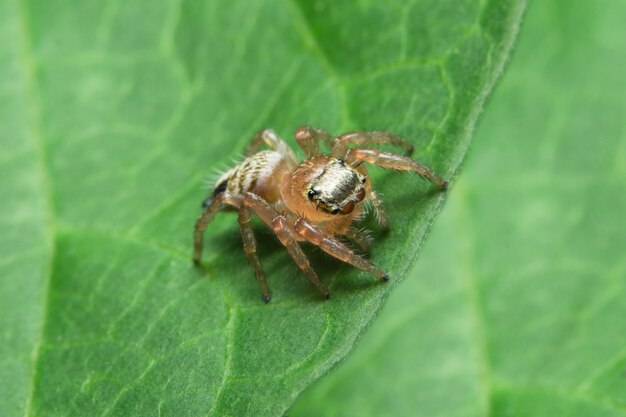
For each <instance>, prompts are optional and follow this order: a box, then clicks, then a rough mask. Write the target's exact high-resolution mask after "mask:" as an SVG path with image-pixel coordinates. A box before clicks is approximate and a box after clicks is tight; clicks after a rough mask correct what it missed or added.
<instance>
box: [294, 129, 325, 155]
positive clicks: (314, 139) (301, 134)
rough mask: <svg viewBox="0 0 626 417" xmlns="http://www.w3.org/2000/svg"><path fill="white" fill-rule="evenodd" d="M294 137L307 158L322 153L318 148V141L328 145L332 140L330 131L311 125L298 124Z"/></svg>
mask: <svg viewBox="0 0 626 417" xmlns="http://www.w3.org/2000/svg"><path fill="white" fill-rule="evenodd" d="M294 137H295V138H296V141H297V142H298V145H299V146H300V148H302V150H303V151H304V154H305V155H306V157H307V158H310V157H312V156H318V155H322V153H323V152H322V150H321V149H320V143H325V144H327V145H328V147H330V146H331V144H332V141H333V138H332V136H331V135H330V133H328V132H327V131H325V130H322V129H316V128H314V127H311V126H300V127H299V128H298V129H297V130H296V133H295V134H294Z"/></svg>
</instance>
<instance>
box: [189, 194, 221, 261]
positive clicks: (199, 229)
mask: <svg viewBox="0 0 626 417" xmlns="http://www.w3.org/2000/svg"><path fill="white" fill-rule="evenodd" d="M223 203H224V195H223V194H219V195H216V196H215V197H214V198H213V200H212V201H211V202H210V203H208V204H205V205H204V207H203V210H202V214H201V215H200V217H198V220H196V226H195V227H194V229H193V261H194V263H195V264H199V263H200V258H201V257H202V245H203V241H202V235H203V233H204V231H205V230H206V228H207V226H208V225H209V223H210V222H211V220H213V217H214V216H215V213H217V212H218V211H219V209H220V208H221V207H222V204H223Z"/></svg>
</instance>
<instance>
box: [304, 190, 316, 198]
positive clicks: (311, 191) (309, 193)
mask: <svg viewBox="0 0 626 417" xmlns="http://www.w3.org/2000/svg"><path fill="white" fill-rule="evenodd" d="M316 194H317V193H316V192H315V191H313V190H309V192H308V193H306V195H307V197H309V200H313V197H315V195H316Z"/></svg>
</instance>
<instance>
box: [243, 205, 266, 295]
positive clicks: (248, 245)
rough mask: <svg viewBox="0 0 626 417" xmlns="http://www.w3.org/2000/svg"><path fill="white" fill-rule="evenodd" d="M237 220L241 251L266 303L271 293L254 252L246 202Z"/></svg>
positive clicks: (254, 239) (252, 233) (254, 242)
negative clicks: (252, 269)
mask: <svg viewBox="0 0 626 417" xmlns="http://www.w3.org/2000/svg"><path fill="white" fill-rule="evenodd" d="M238 221H239V228H240V230H241V240H242V242H243V252H244V253H245V254H246V257H247V258H248V262H250V265H252V268H254V274H255V276H256V280H257V281H258V282H259V286H260V287H261V292H262V293H263V301H265V302H266V303H267V302H269V301H270V300H271V299H272V294H271V293H270V289H269V287H268V286H267V281H266V279H265V271H264V270H263V267H262V266H261V261H260V260H259V255H258V254H257V252H256V248H257V244H256V238H255V237H254V232H253V231H252V226H251V225H250V208H249V206H248V205H247V204H242V205H241V208H240V209H239V218H238Z"/></svg>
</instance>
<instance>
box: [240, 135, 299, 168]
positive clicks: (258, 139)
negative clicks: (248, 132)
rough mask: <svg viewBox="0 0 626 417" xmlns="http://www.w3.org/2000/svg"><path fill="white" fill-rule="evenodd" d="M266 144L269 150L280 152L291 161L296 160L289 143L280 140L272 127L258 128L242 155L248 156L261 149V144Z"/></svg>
mask: <svg viewBox="0 0 626 417" xmlns="http://www.w3.org/2000/svg"><path fill="white" fill-rule="evenodd" d="M264 144H265V145H267V146H268V147H269V148H270V149H271V150H273V151H277V152H280V153H281V154H283V155H285V156H287V157H288V158H290V159H291V160H292V161H293V162H296V161H297V158H296V155H295V154H294V153H293V151H292V150H291V148H290V147H289V145H287V143H286V142H285V141H284V140H282V139H281V138H280V137H279V136H278V135H277V134H276V132H274V131H273V130H272V129H263V130H259V131H258V132H257V133H256V134H255V135H254V136H253V137H252V139H251V140H250V143H249V144H248V146H247V147H246V150H245V151H244V156H245V157H249V156H252V155H254V154H255V153H257V152H259V151H260V150H261V147H262V146H263V145H264Z"/></svg>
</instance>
